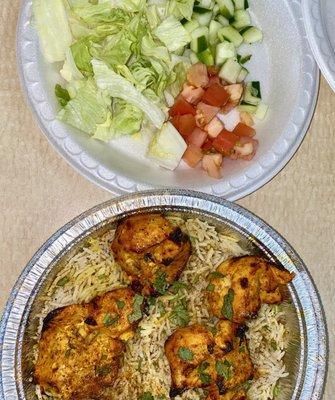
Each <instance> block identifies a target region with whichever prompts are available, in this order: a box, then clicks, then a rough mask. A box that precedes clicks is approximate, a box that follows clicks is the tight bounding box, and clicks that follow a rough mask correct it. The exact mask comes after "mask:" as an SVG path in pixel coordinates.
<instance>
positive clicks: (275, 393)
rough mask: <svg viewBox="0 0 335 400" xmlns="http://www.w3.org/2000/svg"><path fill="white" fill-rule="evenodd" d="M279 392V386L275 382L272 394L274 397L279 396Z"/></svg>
mask: <svg viewBox="0 0 335 400" xmlns="http://www.w3.org/2000/svg"><path fill="white" fill-rule="evenodd" d="M279 393H280V386H279V385H278V383H277V385H276V386H275V387H274V388H273V396H274V397H276V396H279Z"/></svg>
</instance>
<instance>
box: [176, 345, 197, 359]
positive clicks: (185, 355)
mask: <svg viewBox="0 0 335 400" xmlns="http://www.w3.org/2000/svg"><path fill="white" fill-rule="evenodd" d="M177 354H178V357H179V358H180V359H181V360H183V361H192V360H193V358H194V354H193V351H192V350H190V349H188V348H187V347H179V349H178V353H177Z"/></svg>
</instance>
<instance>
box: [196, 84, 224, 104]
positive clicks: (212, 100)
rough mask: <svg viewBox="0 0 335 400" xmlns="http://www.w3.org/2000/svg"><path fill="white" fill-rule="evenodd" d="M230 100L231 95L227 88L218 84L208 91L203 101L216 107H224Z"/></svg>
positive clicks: (210, 87) (211, 86)
mask: <svg viewBox="0 0 335 400" xmlns="http://www.w3.org/2000/svg"><path fill="white" fill-rule="evenodd" d="M228 100H229V93H228V92H227V91H226V90H225V88H224V87H223V86H222V85H220V84H218V83H213V84H212V85H210V86H209V88H208V89H206V91H205V93H204V95H203V96H202V99H201V101H202V102H204V103H206V104H209V105H210V106H214V107H223V106H224V105H225V104H227V102H228Z"/></svg>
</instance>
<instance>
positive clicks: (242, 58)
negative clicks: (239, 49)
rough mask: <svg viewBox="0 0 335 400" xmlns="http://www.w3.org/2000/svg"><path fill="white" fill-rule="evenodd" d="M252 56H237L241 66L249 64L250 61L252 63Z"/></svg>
mask: <svg viewBox="0 0 335 400" xmlns="http://www.w3.org/2000/svg"><path fill="white" fill-rule="evenodd" d="M251 57H252V56H251V54H248V55H247V56H241V55H239V54H238V55H237V61H238V62H239V63H240V64H241V65H244V64H245V63H247V62H248V61H250V59H251Z"/></svg>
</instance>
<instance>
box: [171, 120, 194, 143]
mask: <svg viewBox="0 0 335 400" xmlns="http://www.w3.org/2000/svg"><path fill="white" fill-rule="evenodd" d="M176 117H177V118H178V127H176V126H175V128H176V129H177V130H178V131H179V133H180V134H181V136H183V137H184V138H186V137H187V136H189V135H190V134H191V133H192V132H193V131H194V129H195V127H196V123H195V118H194V115H192V114H184V115H177V116H175V117H173V118H176ZM172 123H173V122H172Z"/></svg>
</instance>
